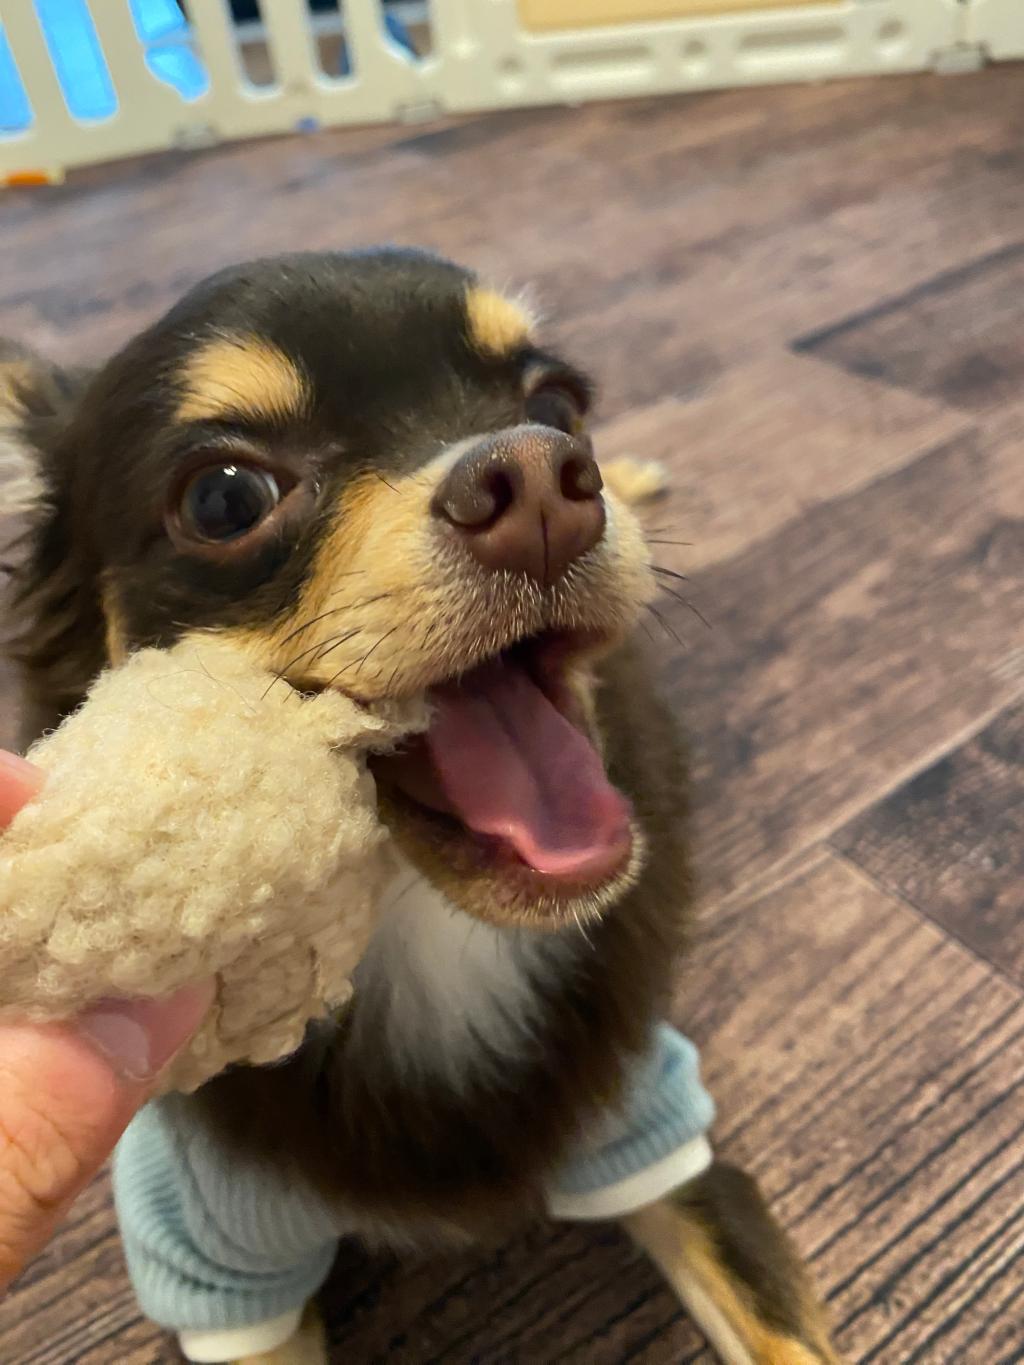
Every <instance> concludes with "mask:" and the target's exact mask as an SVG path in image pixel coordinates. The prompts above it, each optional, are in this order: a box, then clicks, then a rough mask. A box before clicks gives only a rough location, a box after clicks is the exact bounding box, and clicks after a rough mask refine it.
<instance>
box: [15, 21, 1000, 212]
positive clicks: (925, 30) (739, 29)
mask: <svg viewBox="0 0 1024 1365" xmlns="http://www.w3.org/2000/svg"><path fill="white" fill-rule="evenodd" d="M736 2H737V0H672V3H673V4H674V7H675V17H662V18H646V19H643V20H641V19H640V18H638V15H639V14H643V13H648V14H650V13H652V12H657V13H659V14H660V13H661V12H662V11H661V8H660V7H661V6H663V5H664V6H667V5H668V4H669V3H670V0H635V3H631V4H628V5H627V0H589V3H590V9H589V11H588V12H589V13H590V14H591V15H593V14H594V13H610V9H604V10H602V9H600V8H599V7H600V6H606V7H610V6H612V5H615V6H617V11H618V12H625V11H626V10H627V9H628V12H629V14H630V19H629V22H625V23H616V22H610V21H609V22H605V23H601V24H598V25H594V24H591V25H590V26H589V27H584V28H580V27H577V28H575V29H573V28H569V29H565V28H560V29H558V30H555V29H551V28H545V29H543V31H541V30H536V31H535V30H531V29H529V28H527V27H526V26H525V24H524V23H523V20H522V18H521V14H520V9H519V6H520V5H528V6H531V7H532V8H531V10H530V12H531V13H533V14H535V15H537V14H541V13H542V12H546V7H550V8H551V12H552V13H555V12H557V13H560V14H562V15H565V14H567V13H568V12H569V9H568V7H569V6H570V4H574V5H576V6H577V10H578V11H579V12H582V8H583V0H430V4H429V27H430V35H431V44H430V50H429V53H427V54H426V55H425V56H423V57H422V58H421V59H419V60H416V59H413V58H411V57H410V55H409V54H408V53H405V52H403V51H402V50H401V49H400V48H399V47H398V46H396V44H395V43H394V42H393V41H391V40H389V38H388V37H387V35H386V34H385V32H384V29H383V24H382V19H381V7H380V4H379V3H378V0H344V7H343V13H344V28H345V44H346V47H347V51H348V54H349V56H350V58H351V61H352V68H353V70H352V74H351V75H345V76H340V77H339V76H335V77H331V76H328V75H326V74H325V72H324V70H323V69H322V66H321V59H320V53H319V51H318V43H317V38H316V35H315V33H314V29H313V27H312V25H311V23H310V21H309V18H308V13H307V7H306V4H305V0H261V11H262V16H263V25H262V30H261V38H260V41H261V42H263V43H264V44H265V48H266V51H265V53H264V56H265V57H266V58H268V59H269V66H268V69H269V70H272V71H273V72H274V74H275V80H274V83H273V84H269V85H254V84H253V83H252V81H251V80H250V79H249V78H248V77H247V75H246V73H245V70H244V67H243V65H242V63H241V61H240V58H239V51H238V35H237V34H236V32H235V30H234V28H233V26H232V22H231V18H230V15H229V12H228V8H227V0H193V3H192V4H191V5H190V6H189V14H190V17H191V23H192V36H193V39H194V42H195V48H196V51H197V54H198V56H199V57H200V59H201V61H202V63H203V67H204V68H205V70H206V71H207V72H208V73H209V89H208V90H207V91H206V93H205V94H202V95H201V96H200V97H199V98H196V99H193V100H191V101H185V100H183V99H182V98H181V96H180V95H179V94H178V93H177V92H176V91H175V90H173V89H171V87H170V86H168V85H165V84H163V83H162V82H160V81H159V80H157V79H156V78H155V77H154V76H153V75H152V74H151V73H150V71H149V70H147V67H146V63H145V58H144V54H143V51H142V48H141V46H140V44H139V43H138V42H137V41H136V38H135V33H134V28H133V24H132V20H131V17H130V14H129V10H128V3H127V0H89V5H90V10H91V13H92V16H93V20H94V23H95V26H96V32H97V36H98V39H99V42H100V44H101V46H102V48H103V52H104V56H105V60H106V64H107V67H108V69H109V73H110V78H111V82H112V84H113V86H114V88H115V90H116V94H117V100H118V109H117V112H116V113H115V114H114V115H113V116H112V117H109V118H104V119H102V120H100V121H96V122H93V123H83V122H81V121H78V120H76V119H75V118H73V117H72V115H71V114H70V113H69V111H68V109H67V107H66V105H65V103H64V100H63V97H62V95H61V92H60V88H59V85H58V83H57V79H56V76H55V74H54V71H53V67H52V65H51V63H50V60H49V56H48V53H47V50H46V45H45V42H44V40H43V35H42V32H41V30H40V27H39V23H38V19H37V17H36V13H35V10H34V7H33V5H32V0H0V14H2V22H3V28H4V32H5V34H6V37H7V40H8V42H9V44H10V47H11V50H12V52H13V56H14V60H15V62H16V64H17V66H18V68H19V70H20V72H21V76H22V78H23V80H24V84H25V86H26V89H27V93H28V97H29V100H30V102H31V105H32V108H33V110H34V112H35V122H34V123H33V124H32V126H31V127H29V128H27V129H25V130H24V131H22V132H19V133H17V134H15V135H13V136H11V135H0V185H2V184H3V183H4V181H5V180H6V181H7V182H8V183H17V182H18V181H19V180H32V179H35V178H43V177H47V176H49V177H52V178H58V177H59V176H60V175H61V173H62V172H63V170H64V169H65V168H67V167H70V166H76V165H83V164H86V163H89V162H96V161H105V160H110V159H112V158H114V157H120V156H128V155H132V154H135V153H139V152H149V151H157V150H160V149H162V148H167V147H175V146H177V147H180V146H195V145H198V144H203V143H208V142H215V141H218V140H230V139H233V138H244V137H257V136H261V135H266V134H268V133H286V132H289V131H292V130H294V129H295V128H297V127H299V128H311V127H325V128H326V127H338V126H340V125H344V124H355V123H374V122H390V121H392V120H412V119H423V118H430V117H433V116H435V115H438V114H444V113H449V114H462V113H473V112H477V111H481V110H486V109H506V108H519V107H525V106H529V105H539V104H559V103H570V104H577V103H582V102H583V101H586V100H600V99H616V98H629V97H637V96H645V97H649V96H652V95H658V94H669V93H674V92H677V91H683V90H702V89H705V90H706V89H711V88H714V87H722V86H734V85H757V84H765V83H770V82H780V81H801V80H823V79H827V78H830V77H837V76H853V75H871V74H883V73H885V72H896V71H921V70H926V69H928V68H930V67H932V66H933V65H934V64H935V61H936V57H937V54H940V53H942V52H944V51H947V50H948V49H950V48H953V47H955V46H956V44H957V43H961V42H962V41H963V39H964V12H965V7H964V6H963V5H961V4H959V3H957V0H815V3H813V4H811V3H804V2H803V0H797V2H796V3H794V0H784V3H783V0H769V3H767V4H766V0H759V3H758V7H757V8H756V9H752V8H749V3H750V0H743V3H744V5H745V6H746V7H745V8H743V9H735V8H730V9H726V8H724V7H723V6H724V5H730V6H731V5H733V4H734V3H736ZM1006 2H1007V3H1008V4H1009V7H1010V8H1011V9H1012V8H1013V6H1016V5H1020V7H1021V9H1022V10H1024V0H1006ZM993 3H995V0H993ZM697 4H699V5H700V6H701V8H702V11H703V12H702V13H694V12H689V11H690V7H691V6H693V7H696V6H697ZM681 6H685V7H687V11H688V12H683V13H680V12H679V11H680V7H681ZM709 7H711V8H713V9H715V12H714V13H709ZM577 10H574V12H577Z"/></svg>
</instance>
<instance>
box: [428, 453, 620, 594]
mask: <svg viewBox="0 0 1024 1365" xmlns="http://www.w3.org/2000/svg"><path fill="white" fill-rule="evenodd" d="M601 486H602V485H601V471H600V470H599V469H598V467H597V462H596V461H595V459H594V456H593V454H592V453H591V447H590V441H589V440H588V439H587V438H586V437H581V436H568V435H566V434H565V433H564V432H561V431H555V430H554V428H551V427H541V426H522V427H513V428H511V429H510V430H508V431H502V432H497V433H495V434H494V435H493V436H488V437H486V438H485V439H484V440H483V441H481V442H480V443H479V445H476V446H474V447H473V448H472V449H471V450H469V451H467V452H466V454H465V455H463V456H462V457H461V459H460V460H459V461H458V463H457V464H455V465H453V466H452V468H451V470H449V472H448V475H447V477H446V478H445V480H444V482H443V483H442V484H441V486H440V488H439V489H438V490H437V492H436V494H435V495H434V500H433V511H434V515H435V516H437V517H439V518H440V519H441V520H443V521H444V522H445V523H447V525H448V526H450V527H451V528H452V529H453V530H454V531H455V532H456V533H457V534H458V536H459V538H460V539H461V540H462V542H463V544H464V545H465V547H466V549H467V550H468V551H469V552H470V554H472V555H473V557H474V558H475V559H476V560H477V561H478V563H480V564H481V565H482V566H483V567H484V568H485V569H490V570H492V571H497V570H499V569H510V570H513V571H517V572H520V573H526V574H529V575H530V577H531V578H535V579H536V580H537V581H538V582H539V583H544V584H549V583H554V582H555V581H556V580H557V579H559V578H561V576H562V575H563V574H564V573H565V571H566V569H568V567H569V565H570V564H572V563H573V561H574V560H577V559H579V557H580V555H582V554H585V553H586V552H587V550H589V549H591V548H592V547H593V546H594V545H596V544H597V542H598V541H599V540H600V539H601V536H602V535H603V534H604V522H605V509H604V501H603V499H602V498H601Z"/></svg>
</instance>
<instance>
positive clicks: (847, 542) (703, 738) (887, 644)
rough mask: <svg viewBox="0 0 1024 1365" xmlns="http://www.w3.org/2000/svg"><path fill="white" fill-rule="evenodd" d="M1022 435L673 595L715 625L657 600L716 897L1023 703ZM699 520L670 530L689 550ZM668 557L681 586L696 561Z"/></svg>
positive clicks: (797, 533)
mask: <svg viewBox="0 0 1024 1365" xmlns="http://www.w3.org/2000/svg"><path fill="white" fill-rule="evenodd" d="M1014 433H1015V434H1014ZM1022 440H1024V430H1020V424H1019V422H1018V421H1016V420H1015V421H1014V422H1013V423H1009V424H1008V425H1007V427H1006V429H1005V430H1002V431H1001V432H1000V433H999V435H998V437H996V436H990V435H987V434H982V433H974V434H971V435H968V436H964V437H959V438H957V439H955V440H953V441H951V442H949V443H947V444H945V445H942V446H940V447H939V448H937V449H936V450H934V451H931V452H929V453H928V454H926V455H924V456H921V457H920V458H918V459H917V460H915V461H913V462H912V463H911V464H909V465H906V466H904V467H903V468H900V469H897V470H896V471H894V472H893V473H891V474H889V475H887V476H886V477H883V478H881V479H878V480H876V482H874V483H872V484H871V485H870V486H868V487H867V488H865V489H862V490H859V491H855V492H853V493H850V494H848V495H847V496H845V497H839V498H836V499H833V500H832V501H830V502H828V503H825V504H823V505H821V506H819V507H813V508H810V509H809V510H808V511H807V512H806V514H805V515H804V516H803V517H802V518H800V519H799V520H798V521H795V522H792V523H790V524H789V525H787V526H785V527H784V528H783V529H782V530H780V531H779V532H778V533H777V534H776V535H774V536H771V537H769V538H768V539H767V540H765V541H763V542H760V543H758V544H755V545H753V546H752V547H751V548H750V549H748V550H747V551H745V552H744V553H743V554H741V555H738V556H737V557H735V558H734V559H732V560H729V561H728V562H726V563H724V564H719V565H715V566H713V567H712V568H711V569H710V570H709V571H708V573H707V574H704V573H698V574H697V575H696V577H695V579H694V581H693V583H692V584H689V585H682V586H683V587H685V588H686V589H687V592H688V594H690V595H692V597H693V600H694V601H695V602H696V603H697V605H698V606H699V607H700V609H701V611H702V612H703V613H704V615H705V616H706V617H707V618H708V619H709V620H710V621H711V623H712V625H713V626H714V629H713V630H712V631H705V630H704V629H703V628H702V627H701V626H700V624H699V623H698V622H697V621H695V620H694V619H692V618H691V616H690V614H689V613H688V612H687V610H686V608H685V606H683V605H682V604H680V603H679V602H677V601H676V600H675V599H673V598H671V597H666V598H665V599H664V601H662V602H661V603H660V604H659V606H658V610H659V612H660V613H661V615H662V616H663V617H664V618H665V620H666V622H667V624H668V626H669V627H670V628H671V629H672V630H673V631H674V632H676V633H677V634H679V635H680V638H681V639H682V640H683V641H684V642H685V644H686V648H685V649H683V648H679V647H678V646H677V645H676V644H675V643H674V642H673V641H672V640H670V639H667V640H665V641H663V645H664V647H665V648H666V650H667V651H668V653H669V658H668V663H667V668H666V673H667V678H668V682H669V686H670V688H671V690H672V693H673V695H675V696H676V697H678V698H679V705H680V711H681V715H682V716H683V718H684V720H685V722H686V724H687V725H688V727H689V728H690V731H691V733H692V736H693V743H694V749H695V756H696V777H697V801H696V813H697V828H698V832H699V835H700V841H701V859H700V861H701V868H702V874H703V880H704V885H705V890H706V894H707V896H708V897H709V898H710V899H712V900H713V899H715V898H720V897H722V896H726V895H729V894H730V893H733V892H735V891H736V890H737V888H741V887H742V886H743V884H744V883H745V882H746V881H748V880H749V879H750V878H751V877H755V876H759V875H764V874H766V873H768V872H770V870H771V868H772V867H773V865H774V864H776V863H777V862H779V861H780V860H783V859H785V858H787V857H788V856H790V855H792V854H793V853H794V852H796V851H798V850H799V849H800V848H802V847H807V846H808V845H810V844H812V843H813V842H815V841H816V840H817V839H819V838H821V837H824V836H826V835H828V834H830V833H832V832H834V831H835V830H836V829H838V828H839V827H840V826H841V825H843V824H845V823H846V822H847V821H848V820H849V819H850V818H851V816H853V815H854V814H856V813H857V811H858V810H859V809H861V808H863V807H864V806H865V805H868V804H871V803H872V802H874V801H875V800H877V798H878V797H879V795H881V794H882V793H883V792H885V791H887V790H889V789H891V788H893V787H895V786H897V785H899V784H900V783H901V782H902V781H904V780H905V779H906V778H907V777H908V776H910V775H912V774H913V773H915V772H917V771H918V770H920V769H922V768H924V767H927V766H929V765H930V763H931V762H932V761H933V760H934V758H935V757H937V756H938V754H939V753H941V752H943V751H944V750H945V749H947V748H949V747H951V746H952V744H953V742H954V740H955V737H956V736H957V735H958V734H959V733H961V732H962V731H963V730H965V729H967V728H970V727H973V728H976V727H977V725H978V723H979V722H980V721H981V720H982V719H983V718H984V717H985V716H986V715H988V714H990V713H992V712H993V711H995V710H996V709H998V708H999V707H1000V706H1001V705H1003V704H1004V703H1006V702H1007V701H1010V700H1012V699H1013V698H1014V697H1015V696H1016V695H1017V694H1018V691H1019V688H1020V679H1019V677H1018V676H1017V673H1016V671H1015V669H1014V668H1013V667H1012V666H1011V665H1012V664H1013V661H1014V658H1015V657H1016V651H1017V649H1018V646H1019V641H1020V639H1021V637H1022V630H1024V596H1022V594H1021V590H1020V585H1021V582H1022V573H1024V560H1022V554H1024V536H1022V535H1021V533H1020V529H1019V525H1020V518H1021V516H1022V515H1024V460H1022V459H1021V457H1020V449H1021V441H1022ZM682 460H683V457H682V456H680V457H679V463H680V464H681V463H682ZM694 525H695V519H693V520H690V519H687V518H686V517H685V516H680V518H679V519H678V521H677V522H675V523H673V526H672V532H673V535H674V536H677V537H678V538H680V539H682V540H698V539H699V530H696V529H694ZM658 549H659V562H660V563H662V564H664V565H666V566H668V567H671V568H673V569H676V570H681V571H683V572H686V569H687V567H688V560H687V553H688V552H687V550H686V549H685V548H676V547H673V546H670V545H664V546H659V547H658ZM650 624H651V629H652V630H658V628H659V623H658V622H651V623H650Z"/></svg>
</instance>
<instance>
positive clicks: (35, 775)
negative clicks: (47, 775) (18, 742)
mask: <svg viewBox="0 0 1024 1365" xmlns="http://www.w3.org/2000/svg"><path fill="white" fill-rule="evenodd" d="M0 771H3V772H5V773H10V774H11V776H12V777H16V778H17V779H18V780H19V781H20V782H24V783H25V784H26V785H27V786H34V787H41V786H42V785H43V776H44V774H43V770H42V768H37V767H36V765H35V764H34V763H30V762H29V761H28V759H27V758H22V757H21V755H20V754H12V753H10V752H9V751H8V750H7V749H0Z"/></svg>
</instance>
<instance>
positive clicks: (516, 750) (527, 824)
mask: <svg viewBox="0 0 1024 1365" xmlns="http://www.w3.org/2000/svg"><path fill="white" fill-rule="evenodd" d="M578 650H579V642H578V641H573V640H571V639H570V638H568V637H566V636H562V635H544V636H539V637H535V638H533V639H530V640H527V641H523V642H521V643H519V644H517V645H515V646H513V647H512V648H511V649H507V650H505V651H504V652H503V653H501V654H500V655H498V656H497V657H495V658H492V659H490V660H488V661H487V662H485V663H483V664H481V665H479V666H478V667H476V668H474V669H473V670H472V671H471V672H468V673H464V674H462V675H461V676H460V677H458V678H456V679H452V680H449V681H447V682H444V683H442V684H440V685H437V686H434V687H432V688H431V689H430V691H429V694H428V696H429V699H430V701H431V703H432V708H433V718H432V722H431V725H430V728H429V730H428V731H427V733H426V734H425V735H423V736H421V737H420V738H419V739H417V740H416V741H414V742H413V743H411V744H410V745H408V746H407V747H406V748H405V749H404V750H402V752H400V753H398V754H393V755H390V756H388V757H387V758H382V759H377V760H376V761H375V763H374V771H375V773H376V775H377V776H378V778H379V780H381V781H382V783H383V784H384V785H385V788H386V789H391V790H394V789H397V790H398V792H400V793H401V795H402V797H403V798H405V800H406V801H408V802H412V803H413V804H414V805H415V806H416V807H418V808H419V809H420V813H421V814H424V815H426V814H428V813H429V815H430V816H431V817H433V818H434V819H435V820H436V821H437V822H438V823H439V824H443V825H444V826H447V830H446V831H445V833H447V834H448V835H449V836H450V835H451V834H452V833H454V832H455V831H456V830H458V832H459V833H460V834H461V836H462V839H463V840H468V841H469V842H470V844H471V845H473V853H474V861H476V862H479V861H480V860H481V859H486V860H487V861H488V862H489V863H490V864H491V865H492V866H494V867H495V868H499V867H502V866H504V867H507V868H509V870H511V868H512V867H518V868H519V869H520V870H525V871H526V872H527V873H529V874H533V876H534V877H535V878H536V879H538V880H539V881H541V882H542V883H543V884H544V885H546V886H547V887H549V888H550V889H551V890H552V891H555V890H556V889H559V888H566V889H570V888H571V889H581V890H582V889H584V888H587V887H594V886H598V885H601V884H602V883H604V882H606V881H608V880H609V879H610V878H612V877H614V876H615V875H616V874H617V873H619V872H620V871H621V870H622V869H623V868H624V867H625V865H626V864H627V863H628V861H629V857H630V852H631V847H632V833H631V811H630V807H629V804H628V802H627V801H626V799H625V797H624V796H622V794H621V793H620V792H619V791H617V790H616V789H615V787H613V786H612V784H611V782H610V781H609V779H608V776H607V774H606V772H605V767H604V762H603V760H602V758H601V756H600V754H599V753H598V751H597V748H596V746H595V744H594V743H593V741H592V738H591V736H590V734H589V733H588V725H587V722H586V718H585V716H584V715H583V713H582V708H581V707H580V706H579V705H578V704H577V702H576V700H575V697H574V695H573V692H572V689H571V688H570V687H569V685H568V682H567V665H568V662H569V660H570V659H571V658H572V657H573V656H574V655H575V654H576V653H578ZM439 833H440V831H439Z"/></svg>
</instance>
